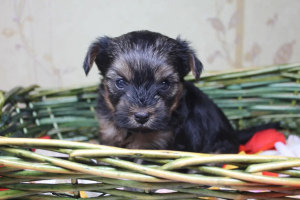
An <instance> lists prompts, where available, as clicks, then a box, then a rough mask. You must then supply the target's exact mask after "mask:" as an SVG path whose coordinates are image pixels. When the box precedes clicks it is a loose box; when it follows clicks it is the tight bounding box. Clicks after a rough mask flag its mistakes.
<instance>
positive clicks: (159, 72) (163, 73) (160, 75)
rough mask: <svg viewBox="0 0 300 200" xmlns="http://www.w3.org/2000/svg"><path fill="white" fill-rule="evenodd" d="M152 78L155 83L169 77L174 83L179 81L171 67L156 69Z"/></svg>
mask: <svg viewBox="0 0 300 200" xmlns="http://www.w3.org/2000/svg"><path fill="white" fill-rule="evenodd" d="M154 76H155V80H156V81H157V82H159V81H163V80H164V79H166V78H169V77H171V78H172V79H173V81H175V82H178V81H179V78H178V75H177V73H176V72H175V71H174V69H173V67H171V66H164V67H159V68H157V69H156V71H155V74H154Z"/></svg>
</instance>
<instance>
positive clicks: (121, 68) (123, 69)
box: [112, 59, 133, 81]
mask: <svg viewBox="0 0 300 200" xmlns="http://www.w3.org/2000/svg"><path fill="white" fill-rule="evenodd" d="M112 70H114V71H116V72H117V74H118V75H119V76H121V77H122V78H124V79H125V80H127V81H130V80H131V79H132V77H133V73H132V69H131V68H130V66H129V65H128V64H127V63H126V62H125V61H124V60H122V59H117V60H115V61H114V63H113V64H112Z"/></svg>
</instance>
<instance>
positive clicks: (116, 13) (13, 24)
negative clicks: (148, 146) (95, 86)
mask: <svg viewBox="0 0 300 200" xmlns="http://www.w3.org/2000/svg"><path fill="white" fill-rule="evenodd" d="M299 20H300V1H299V0H264V1H262V0H245V1H243V0H209V1H208V0H24V1H21V0H14V1H13V0H0V44H1V45H0V80H1V81H0V89H11V88H12V87H14V86H17V85H22V86H28V85H31V84H34V83H36V84H39V85H42V86H46V87H54V86H73V85H76V86H77V85H86V84H91V83H96V82H97V81H98V80H99V75H98V72H97V69H96V67H94V68H93V69H92V71H91V73H90V75H89V77H88V78H86V77H85V75H84V73H83V70H82V62H83V59H84V56H85V53H86V50H87V48H88V46H89V44H90V42H91V41H92V40H94V39H95V38H96V37H98V36H103V35H107V36H118V35H121V34H123V33H126V32H129V31H133V30H141V29H148V30H152V31H158V32H161V33H163V34H166V35H168V36H170V37H177V36H178V35H179V34H180V35H181V36H182V38H185V39H188V40H190V41H191V42H192V46H193V47H194V49H196V51H197V54H198V56H199V58H200V60H201V61H202V62H203V63H204V66H205V70H222V69H229V68H236V67H249V66H258V65H272V64H280V63H290V62H298V61H300V22H299Z"/></svg>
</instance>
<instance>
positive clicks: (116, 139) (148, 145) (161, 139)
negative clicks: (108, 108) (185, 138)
mask: <svg viewBox="0 0 300 200" xmlns="http://www.w3.org/2000/svg"><path fill="white" fill-rule="evenodd" d="M99 139H100V144H103V145H109V146H116V147H122V148H128V149H168V148H169V147H170V146H171V144H172V143H173V132H172V131H155V132H147V133H131V132H130V131H128V130H127V129H120V128H117V127H116V126H115V125H114V123H113V122H111V121H109V120H107V119H102V118H99Z"/></svg>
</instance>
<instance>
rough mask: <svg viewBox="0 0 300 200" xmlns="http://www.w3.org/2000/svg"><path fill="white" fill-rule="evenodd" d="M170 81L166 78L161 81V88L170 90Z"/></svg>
mask: <svg viewBox="0 0 300 200" xmlns="http://www.w3.org/2000/svg"><path fill="white" fill-rule="evenodd" d="M170 85H171V84H170V82H169V81H168V80H165V81H162V82H161V83H160V88H159V89H160V90H163V91H166V90H168V89H169V88H170Z"/></svg>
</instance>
